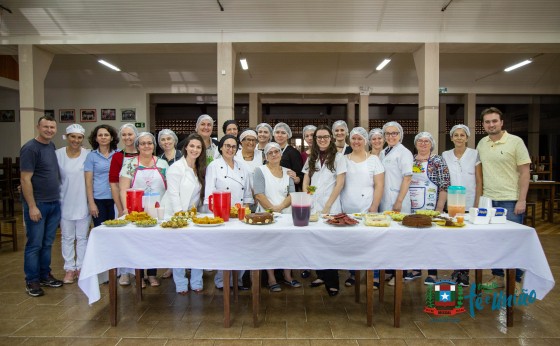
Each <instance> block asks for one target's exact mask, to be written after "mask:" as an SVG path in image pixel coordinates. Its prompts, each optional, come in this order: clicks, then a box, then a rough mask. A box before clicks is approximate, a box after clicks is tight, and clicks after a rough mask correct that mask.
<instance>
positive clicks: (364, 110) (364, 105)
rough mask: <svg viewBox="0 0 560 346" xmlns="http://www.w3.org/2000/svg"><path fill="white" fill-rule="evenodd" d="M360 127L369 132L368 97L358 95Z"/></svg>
mask: <svg viewBox="0 0 560 346" xmlns="http://www.w3.org/2000/svg"><path fill="white" fill-rule="evenodd" d="M360 126H361V127H363V128H364V129H366V130H368V131H369V95H360Z"/></svg>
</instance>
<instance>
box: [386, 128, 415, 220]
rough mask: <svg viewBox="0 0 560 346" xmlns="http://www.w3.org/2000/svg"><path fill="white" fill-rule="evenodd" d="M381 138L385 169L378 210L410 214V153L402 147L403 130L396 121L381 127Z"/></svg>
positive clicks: (411, 161) (411, 159)
mask: <svg viewBox="0 0 560 346" xmlns="http://www.w3.org/2000/svg"><path fill="white" fill-rule="evenodd" d="M383 136H384V137H385V141H386V142H387V147H386V148H385V150H383V151H382V152H381V163H383V167H385V186H384V189H383V197H382V198H381V208H380V210H381V211H386V210H394V211H399V212H402V213H410V211H411V204H410V194H409V192H408V188H409V186H410V182H411V179H412V163H413V158H412V153H411V152H410V150H408V149H407V148H405V146H404V145H402V139H403V129H402V126H401V125H400V124H399V123H397V122H396V121H390V122H388V123H386V124H385V125H383Z"/></svg>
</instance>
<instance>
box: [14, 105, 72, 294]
mask: <svg viewBox="0 0 560 346" xmlns="http://www.w3.org/2000/svg"><path fill="white" fill-rule="evenodd" d="M37 131H38V133H39V134H38V135H37V137H35V138H34V139H32V140H30V141H29V142H27V143H25V144H24V145H23V147H21V151H20V167H21V188H22V191H23V219H24V222H25V228H26V229H25V230H26V235H27V243H26V244H25V253H24V260H23V270H24V272H25V282H26V286H25V288H26V290H27V293H28V294H29V295H30V296H32V297H39V296H42V295H43V294H45V292H44V291H43V289H42V288H41V286H48V287H61V286H62V281H60V280H57V279H55V278H54V277H53V276H52V274H51V268H50V265H51V249H52V244H53V242H54V239H55V237H56V229H57V228H58V224H59V222H60V201H59V200H60V176H59V171H58V163H57V162H58V161H57V159H56V154H55V146H54V144H53V143H52V142H51V140H52V139H53V137H54V136H55V135H56V120H55V119H54V118H53V117H51V116H47V115H45V116H42V117H40V118H39V121H38V123H37Z"/></svg>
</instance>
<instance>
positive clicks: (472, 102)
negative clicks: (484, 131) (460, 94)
mask: <svg viewBox="0 0 560 346" xmlns="http://www.w3.org/2000/svg"><path fill="white" fill-rule="evenodd" d="M464 116H465V120H464V124H465V125H467V126H468V128H469V129H470V130H471V136H470V137H469V142H468V143H467V146H468V147H469V148H476V145H477V144H478V143H476V139H475V137H476V94H466V95H465V115H464Z"/></svg>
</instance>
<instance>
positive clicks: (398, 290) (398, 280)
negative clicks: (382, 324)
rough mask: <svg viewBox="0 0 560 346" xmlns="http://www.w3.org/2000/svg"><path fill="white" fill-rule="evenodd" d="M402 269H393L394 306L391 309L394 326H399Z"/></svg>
mask: <svg viewBox="0 0 560 346" xmlns="http://www.w3.org/2000/svg"><path fill="white" fill-rule="evenodd" d="M402 281H403V271H402V269H400V270H395V302H394V304H395V307H394V310H393V313H394V314H395V316H394V323H393V326H394V327H395V328H399V327H400V326H401V303H402V286H403V282H402Z"/></svg>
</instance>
